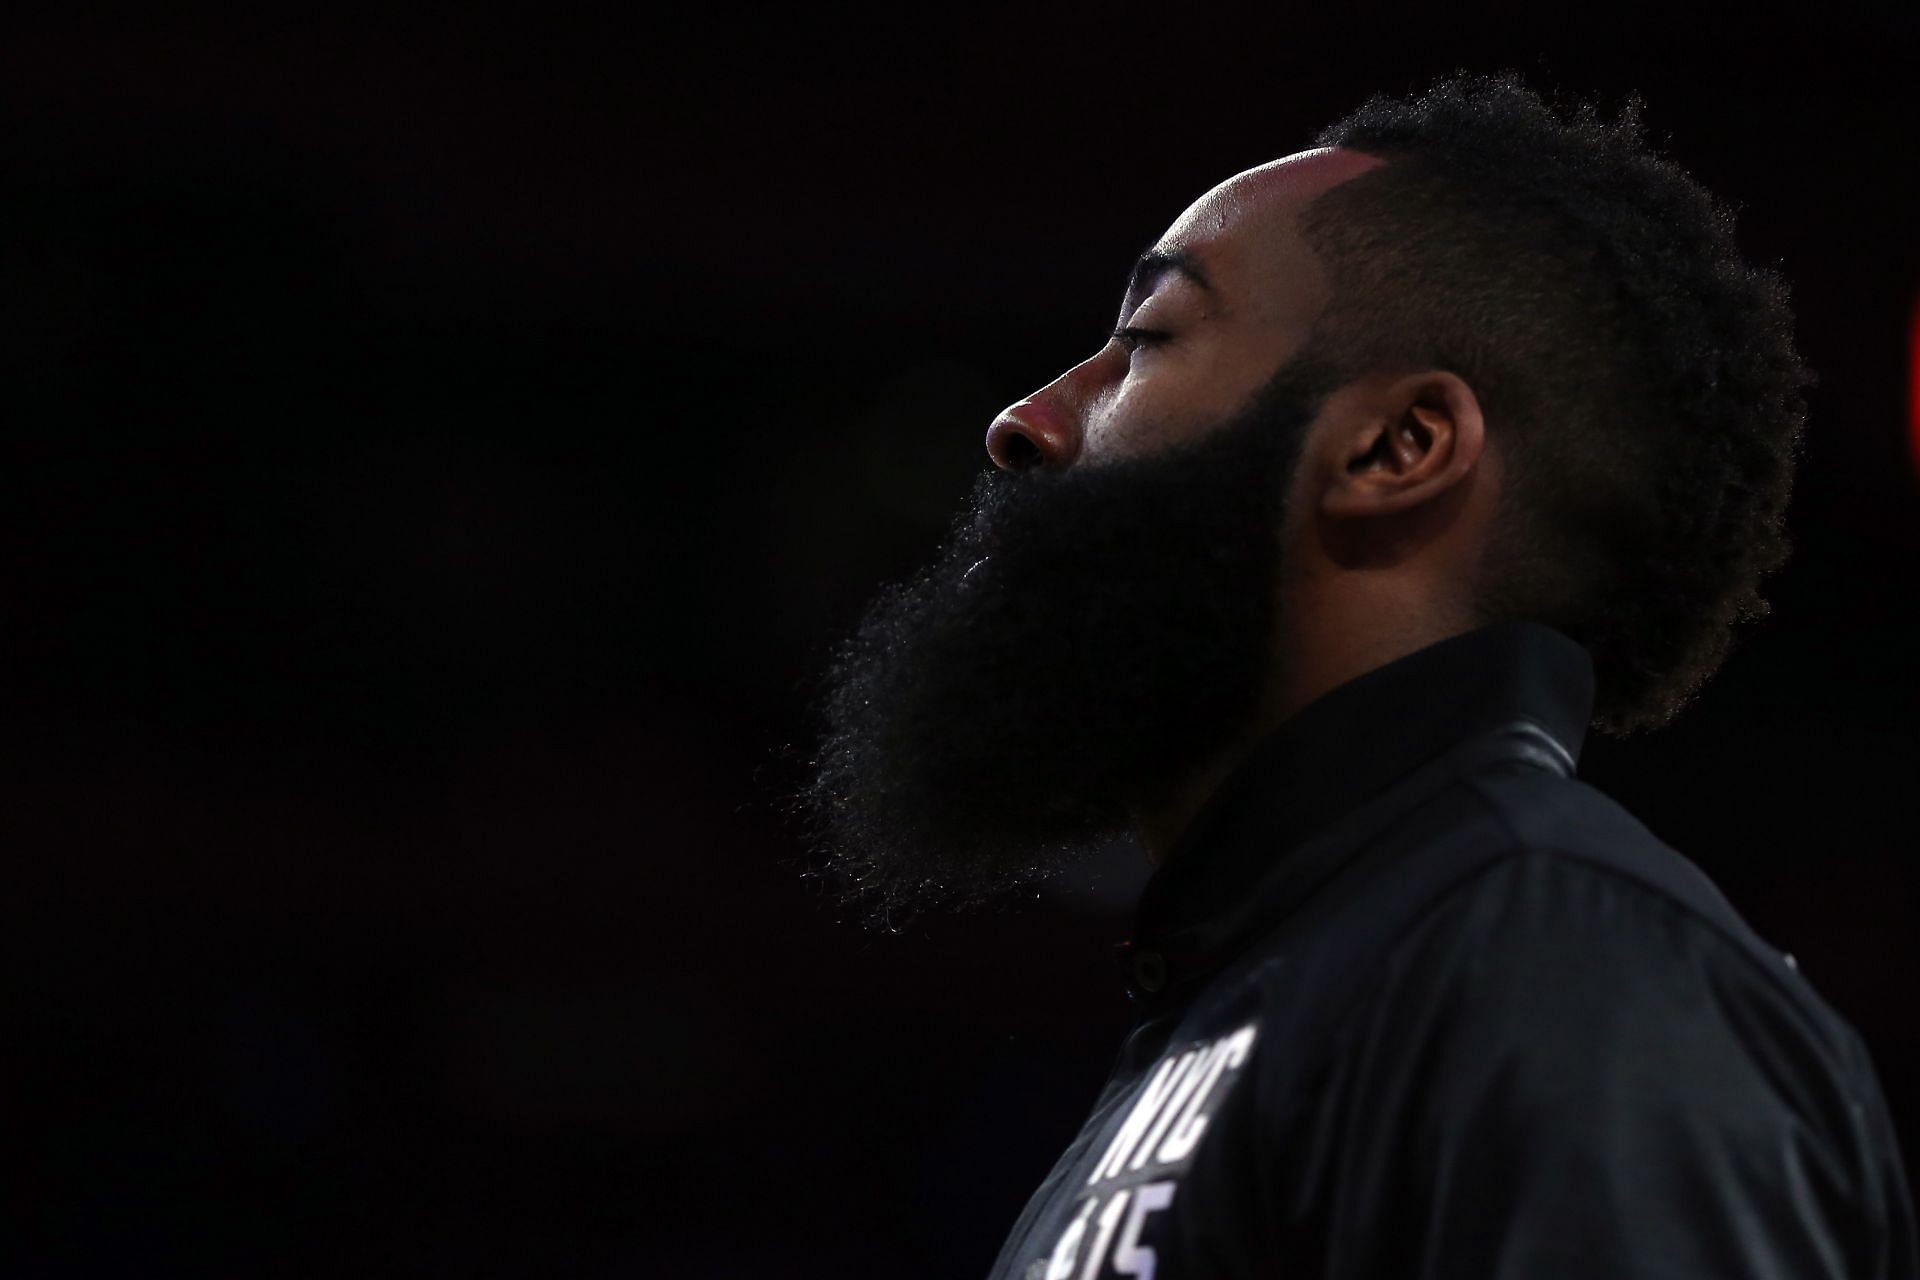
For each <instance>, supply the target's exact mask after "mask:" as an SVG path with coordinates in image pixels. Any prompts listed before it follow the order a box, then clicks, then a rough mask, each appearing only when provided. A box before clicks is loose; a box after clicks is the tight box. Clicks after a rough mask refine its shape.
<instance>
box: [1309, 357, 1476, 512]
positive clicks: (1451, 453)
mask: <svg viewBox="0 0 1920 1280" xmlns="http://www.w3.org/2000/svg"><path fill="white" fill-rule="evenodd" d="M1348 389H1349V390H1350V391H1351V392H1353V393H1354V394H1352V395H1350V396H1342V397H1338V398H1336V399H1335V400H1333V401H1330V402H1329V404H1328V406H1327V408H1328V409H1329V410H1330V411H1331V412H1330V413H1329V414H1328V420H1327V421H1326V422H1325V423H1324V425H1323V428H1322V430H1323V432H1324V433H1325V434H1323V436H1322V439H1323V440H1325V441H1326V442H1327V447H1328V449H1329V450H1331V451H1332V452H1331V457H1330V459H1329V460H1330V462H1331V463H1332V465H1331V466H1330V467H1329V468H1328V472H1327V479H1326V487H1325V489H1324V490H1323V491H1322V493H1321V495H1320V503H1319V507H1320V510H1321V512H1322V513H1323V514H1325V515H1327V516H1330V517H1332V518H1334V519H1337V520H1345V519H1352V518H1356V517H1366V516H1386V515H1394V514H1397V513H1399V512H1402V511H1410V510H1412V509H1414V508H1416V507H1419V506H1422V505H1424V504H1426V503H1430V502H1432V501H1434V500H1435V499H1437V498H1439V497H1440V496H1441V495H1443V494H1445V493H1446V492H1447V491H1449V490H1451V489H1452V488H1453V487H1454V486H1455V485H1457V484H1459V483H1460V482H1461V481H1462V480H1464V479H1465V478H1466V477H1467V476H1468V475H1469V474H1471V473H1472V471H1473V468H1474V466H1475V465H1476V464H1477V463H1478V462H1479V461H1480V454H1481V450H1482V449H1483V448H1484V446H1485V443H1486V424H1485V422H1484V421H1483V419H1482V418H1481V414H1480V400H1479V397H1478V396H1476V395H1474V393H1473V388H1472V387H1470V386H1468V385H1467V384H1466V381H1465V380H1464V379H1462V378H1461V377H1460V376H1459V375H1457V374H1453V373H1449V372H1447V371H1445V370H1429V371H1427V372H1424V373H1417V374H1407V375H1402V376H1398V377H1394V378H1391V379H1388V380H1386V381H1384V382H1379V383H1370V382H1368V381H1364V380H1363V381H1362V382H1361V383H1358V384H1355V385H1353V386H1352V387H1350V388H1348Z"/></svg>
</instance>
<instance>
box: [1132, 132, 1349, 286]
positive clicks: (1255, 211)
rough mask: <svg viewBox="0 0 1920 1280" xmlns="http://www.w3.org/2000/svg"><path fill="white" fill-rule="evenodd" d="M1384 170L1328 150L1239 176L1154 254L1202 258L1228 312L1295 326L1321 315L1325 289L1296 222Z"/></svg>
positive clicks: (1179, 224)
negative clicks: (1356, 180)
mask: <svg viewBox="0 0 1920 1280" xmlns="http://www.w3.org/2000/svg"><path fill="white" fill-rule="evenodd" d="M1380 163H1381V161H1380V160H1379V159H1377V158H1376V157H1373V156H1369V155H1365V154H1363V153H1361V152H1357V151H1345V150H1341V149H1339V148H1333V147H1324V148H1321V149H1319V150H1315V151H1302V152H1300V153H1299V154H1297V155H1291V156H1285V157H1283V158H1281V159H1279V160H1274V161H1271V162H1270V163H1267V164H1263V165H1260V166H1258V167H1256V168H1252V169H1248V170H1246V171H1245V172H1243V173H1237V174H1235V175H1234V176H1233V177H1231V178H1228V179H1227V180H1226V181H1225V182H1222V183H1221V184H1220V185H1218V186H1216V187H1215V188H1213V190H1211V191H1209V192H1207V193H1206V194H1205V195H1203V196H1201V197H1200V198H1199V199H1198V200H1196V201H1194V202H1193V203H1192V204H1191V205H1189V206H1188V207H1187V209H1186V211H1185V212H1184V213H1182V214H1181V215H1180V216H1179V217H1178V218H1176V219H1174V222H1173V225H1172V226H1170V227H1168V228H1167V230H1166V233H1165V234H1164V235H1162V236H1161V237H1160V239H1159V241H1158V242H1157V243H1156V244H1155V246H1154V247H1155V248H1156V249H1160V250H1163V251H1166V252H1183V253H1189V254H1192V255H1193V256H1194V257H1196V258H1198V259H1199V260H1200V262H1201V263H1202V264H1203V265H1204V266H1205V268H1206V270H1207V274H1208V276H1209V277H1210V278H1211V279H1212V280H1213V281H1214V284H1215V286H1216V287H1217V288H1218V290H1219V291H1220V293H1221V295H1222V301H1223V302H1224V303H1225V304H1226V305H1227V306H1228V307H1229V308H1231V309H1234V310H1240V311H1245V312H1247V313H1249V315H1250V316H1251V318H1254V319H1259V318H1262V317H1265V318H1270V319H1286V320H1298V319H1299V318H1300V316H1301V315H1302V314H1303V313H1312V312H1317V311H1318V309H1319V303H1320V301H1321V298H1322V296H1323V293H1324V289H1325V283H1324V280H1323V277H1322V275H1321V272H1320V269H1319V264H1318V263H1317V261H1316V260H1315V258H1314V256H1313V252H1312V250H1311V249H1309V248H1308V247H1307V244H1306V242H1305V241H1304V240H1303V239H1301V237H1300V233H1299V229H1298V219H1299V215H1300V214H1301V212H1302V211H1303V210H1305V208H1306V207H1307V206H1308V205H1309V204H1311V203H1312V202H1313V200H1314V199H1315V197H1317V196H1319V195H1320V194H1321V193H1323V192H1325V191H1327V190H1328V189H1330V188H1332V187H1335V186H1338V185H1339V184H1340V183H1342V182H1345V181H1346V180H1347V179H1348V178H1352V177H1355V176H1356V175H1358V174H1361V173H1364V172H1366V171H1367V170H1368V169H1371V168H1373V167H1374V166H1376V165H1378V164H1380Z"/></svg>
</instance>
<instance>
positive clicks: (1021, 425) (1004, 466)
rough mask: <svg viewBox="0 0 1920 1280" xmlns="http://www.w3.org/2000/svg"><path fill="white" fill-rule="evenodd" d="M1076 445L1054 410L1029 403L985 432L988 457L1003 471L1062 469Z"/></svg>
mask: <svg viewBox="0 0 1920 1280" xmlns="http://www.w3.org/2000/svg"><path fill="white" fill-rule="evenodd" d="M1077 443H1078V442H1077V440H1076V439H1075V438H1074V433H1073V428H1072V427H1071V425H1069V424H1068V423H1066V422H1065V421H1063V420H1062V418H1061V416H1060V414H1059V413H1058V412H1057V411H1056V410H1054V409H1051V408H1049V407H1047V406H1045V405H1041V404H1037V403H1035V402H1034V401H1032V400H1022V401H1021V402H1020V403H1019V404H1017V405H1014V406H1013V407H1012V408H1011V409H1008V410H1007V411H1006V412H1004V413H1002V414H1001V415H1000V416H999V417H997V418H995V419H994V420H993V425H992V426H990V427H988V428H987V456H989V457H990V458H992V459H993V465H994V466H996V467H998V468H1000V469H1001V470H1002V471H1031V470H1033V469H1034V468H1036V467H1041V466H1055V465H1059V466H1064V465H1065V464H1066V463H1069V462H1071V461H1073V455H1074V451H1075V446H1076V445H1077Z"/></svg>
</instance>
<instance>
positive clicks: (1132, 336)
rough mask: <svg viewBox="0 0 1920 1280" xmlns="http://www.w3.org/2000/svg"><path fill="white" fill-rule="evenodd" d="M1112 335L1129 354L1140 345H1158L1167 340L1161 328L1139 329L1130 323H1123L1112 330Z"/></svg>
mask: <svg viewBox="0 0 1920 1280" xmlns="http://www.w3.org/2000/svg"><path fill="white" fill-rule="evenodd" d="M1113 337H1114V338H1115V339H1116V340H1117V341H1118V342H1119V343H1120V345H1121V346H1123V347H1125V348H1126V349H1127V353H1128V354H1129V355H1131V354H1132V353H1133V352H1135V351H1137V350H1139V349H1140V348H1141V347H1152V346H1158V345H1159V344H1160V343H1162V342H1165V341H1166V340H1167V334H1166V332H1165V331H1164V330H1161V329H1140V328H1135V327H1134V326H1132V325H1123V326H1121V327H1120V328H1118V329H1115V330H1114V331H1113Z"/></svg>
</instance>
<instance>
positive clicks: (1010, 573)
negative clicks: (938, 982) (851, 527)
mask: <svg viewBox="0 0 1920 1280" xmlns="http://www.w3.org/2000/svg"><path fill="white" fill-rule="evenodd" d="M1342 155H1343V153H1337V152H1332V153H1330V152H1318V153H1307V154H1306V155H1305V156H1302V157H1296V158H1293V159H1290V160H1288V161H1281V162H1276V164H1274V165H1269V166H1264V167H1263V168H1261V169H1257V170H1252V171H1249V173H1247V174H1242V175H1240V176H1239V177H1237V178H1235V179H1232V180H1230V181H1229V182H1227V183H1224V184H1222V186H1220V187H1218V188H1216V189H1215V190H1214V191H1212V192H1209V193H1208V194H1207V196H1205V197H1203V198H1202V199H1201V201H1199V202H1197V203H1196V204H1195V205H1194V206H1193V207H1192V208H1191V209H1189V210H1188V211H1187V212H1186V213H1185V214H1183V215H1182V217H1181V219H1180V220H1179V221H1177V222H1176V223H1175V224H1174V226H1173V227H1172V228H1170V229H1169V231H1168V232H1167V234H1166V235H1165V236H1163V237H1162V238H1161V240H1160V242H1159V243H1158V244H1157V245H1156V246H1155V250H1154V251H1153V252H1151V253H1149V254H1148V255H1146V256H1145V257H1143V259H1142V260H1141V264H1140V265H1139V267H1137V268H1136V271H1135V274H1134V278H1133V280H1132V281H1131V282H1130V285H1129V288H1128V291H1127V296H1126V298H1125V299H1124V300H1123V303H1122V307H1121V312H1120V316H1119V323H1118V325H1117V326H1116V332H1115V335H1114V337H1113V338H1112V339H1111V340H1110V341H1109V342H1108V343H1107V344H1106V345H1105V346H1104V347H1102V348H1101V349H1100V351H1099V352H1097V353H1096V354H1095V355H1094V356H1093V357H1091V358H1090V359H1088V360H1087V361H1085V362H1083V363H1081V364H1080V365H1077V366H1075V367H1074V368H1073V369H1071V370H1069V371H1067V372H1066V373H1064V374H1062V375H1061V377H1060V378H1059V379H1056V380H1055V381H1054V382H1053V383H1051V384H1049V385H1048V386H1047V387H1046V388H1043V389H1042V390H1041V391H1039V392H1037V393H1035V394H1034V395H1033V396H1031V397H1029V398H1028V399H1026V400H1024V401H1021V402H1020V403H1019V404H1017V405H1015V406H1013V407H1012V408H1011V409H1009V410H1008V411H1007V412H1006V413H1004V414H1002V415H1001V417H1000V418H999V419H998V420H996V422H995V423H994V424H993V427H992V429H991V430H990V432H989V438H988V448H989V452H990V454H991V455H992V457H993V461H994V462H995V464H996V469H995V470H991V471H989V472H987V473H986V474H984V475H982V476H981V477H980V479H979V480H978V481H977V483H976V484H975V486H974V489H973V492H972V494H971V496H970V498H969V500H968V502H967V503H966V506H965V508H964V510H963V511H962V513H961V514H960V515H959V517H958V518H957V519H956V520H955V522H954V524H953V526H952V531H951V533H950V534H949V536H948V538H947V539H946V541H945V543H944V545H943V546H942V547H941V548H940V550H939V552H938V553H937V554H936V555H935V556H934V558H933V560H932V562H931V563H929V564H928V565H927V566H926V567H925V568H923V569H922V570H920V571H919V572H918V573H916V574H915V575H913V576H912V577H911V578H909V579H908V580H906V581H904V582H901V583H897V584H894V585H892V586H890V587H888V588H886V589H885V590H883V591H882V592H881V593H880V594H879V595H878V597H877V598H876V599H875V600H874V601H873V602H872V603H871V604H870V605H869V606H868V608H867V610H866V612H865V614H864V616H863V617H862V618H861V620H860V622H859V625H858V626H857V628H856V629H855V631H854V633H853V635H852V637H851V638H850V639H849V640H848V641H847V642H846V643H845V644H844V645H843V646H842V647H841V649H840V651H839V652H838V654H837V655H836V658H835V660H834V662H833V664H832V666H831V669H830V670H829V672H828V673H827V677H826V680H825V687H824V692H823V695H822V697H821V700H820V715H821V721H822V726H821V735H820V738H819V742H818V746H817V754H816V755H815V757H814V758H813V760H812V761H810V762H809V769H810V775H809V778H808V781H807V784H806V786H805V789H804V790H803V792H802V793H801V795H800V796H799V797H798V799H799V801H800V808H801V810H802V811H803V813H804V815H805V817H806V819H807V821H808V823H809V825H810V834H811V836H812V837H813V839H814V840H815V842H816V844H817V846H818V848H819V849H820V851H821V852H822V853H823V854H824V855H825V858H826V865H825V867H824V868H823V870H824V872H825V873H826V874H827V875H828V877H829V878H830V879H831V880H833V881H835V882H836V887H837V891H838V892H839V893H841V894H842V895H843V897H844V899H845V900H847V901H848V902H849V903H857V904H859V905H861V906H863V907H864V908H866V909H867V910H868V915H869V919H870V920H873V921H876V922H888V921H895V922H897V920H898V918H899V917H901V916H903V915H906V914H910V913H912V912H914V911H916V910H918V909H921V908H924V907H927V906H931V905H935V904H949V905H966V904H970V903H977V902H979V901H982V900H984V899H987V898H990V897H993V896H995V895H997V894H999V893H1002V892H1006V891H1010V890H1012V889H1015V888H1018V887H1020V886H1023V885H1028V884H1031V883H1033V882H1036V881H1038V880H1042V879H1045V878H1047V877H1048V876H1050V875H1052V874H1054V873H1055V872H1057V871H1059V870H1060V869H1062V868H1063V867H1065V866H1067V865H1069V864H1071V863H1072V862H1074V861H1075V860H1077V859H1078V858H1079V857H1080V856H1082V855H1083V854H1085V853H1086V852H1088V851H1089V850H1091V849H1093V848H1097V847H1099V846H1100V845H1103V844H1105V843H1107V842H1108V841H1110V840H1111V839H1113V838H1114V837H1115V836H1117V835H1121V834H1124V833H1125V832H1127V831H1128V830H1129V828H1130V826H1131V822H1132V819H1133V817H1134V815H1135V814H1136V813H1137V812H1139V811H1140V810H1141V809H1143V808H1147V807H1151V806H1153V805H1156V804H1158V803H1160V802H1162V801H1163V800H1164V799H1165V797H1166V796H1167V795H1168V794H1170V793H1171V791H1172V790H1173V789H1175V788H1177V787H1178V786H1179V785H1181V784H1182V783H1183V782H1184V781H1185V780H1186V779H1187V777H1188V776H1189V775H1190V773H1191V771H1192V769H1193V767H1194V765H1195V762H1197V761H1199V760H1203V759H1205V758H1207V757H1209V756H1211V755H1213V754H1214V753H1216V752H1218V751H1219V750H1221V749H1222V748H1223V747H1225V746H1226V745H1227V744H1228V743H1230V742H1232V741H1233V740H1234V739H1235V738H1236V737H1237V736H1239V735H1240V734H1242V733H1244V732H1245V730H1246V728H1247V726H1248V723H1249V721H1250V720H1251V718H1252V717H1253V715H1254V713H1255V710H1256V708H1257V706H1258V705H1259V703H1260V700H1261V697H1262V694H1263V691H1264V690H1265V688H1266V687H1267V686H1268V683H1269V681H1270V680H1271V679H1272V678H1273V674H1274V673H1273V670H1272V668H1273V654H1274V651H1275V644H1274V637H1275V634H1276V628H1277V627H1278V626H1279V625H1280V623H1281V619H1279V617H1278V616H1277V602H1276V596H1277V592H1276V586H1277V584H1278V582H1279V580H1280V576H1281V573H1282V570H1283V567H1284V566H1283V563H1282V560H1283V540H1282V530H1283V525H1284V517H1285V514H1286V510H1287V498H1288V490H1289V487H1290V484H1291V480H1292V475H1293V464H1294V461H1295V459H1296V458H1297V456H1298V453H1299V449H1300V445H1301V442H1302V439H1303V437H1304V434H1305V432H1306V431H1307V429H1308V426H1309V423H1310V421H1311V419H1312V417H1313V413H1314V408H1315V405H1316V403H1317V401H1318V398H1319V395H1320V394H1321V393H1322V392H1323V391H1324V388H1321V387H1317V386H1315V385H1313V384H1312V379H1311V377H1310V375H1309V374H1308V373H1307V372H1306V370H1305V369H1303V368H1301V367H1299V366H1297V365H1296V364H1295V363H1293V362H1291V361H1290V359H1289V357H1290V356H1291V355H1292V354H1293V352H1295V351H1296V350H1297V349H1298V348H1299V347H1300V346H1301V345H1302V344H1303V342H1304V339H1305V336H1306V333H1307V331H1308V330H1309V328H1310V324H1311V310H1312V308H1313V307H1314V306H1315V305H1316V303H1317V299H1316V298H1315V297H1314V296H1313V293H1312V290H1311V289H1310V288H1306V287H1303V282H1308V281H1311V280H1312V275H1311V270H1310V263H1307V262H1305V261H1304V259H1303V257H1302V255H1304V254H1305V250H1304V248H1303V247H1302V246H1300V245H1299V244H1298V242H1297V238H1296V237H1293V233H1292V231H1291V219H1292V213H1293V211H1294V210H1295V209H1297V207H1298V206H1299V204H1300V203H1302V202H1303V201H1304V200H1305V199H1307V198H1310V195H1311V194H1313V193H1315V192H1317V190H1319V189H1323V187H1324V185H1326V184H1327V183H1329V182H1330V181H1333V180H1337V177H1338V176H1339V171H1340V170H1341V169H1342V168H1343V167H1345V162H1342V161H1341V160H1340V159H1339V157H1341V156H1342ZM1329 157H1331V158H1332V160H1331V161H1329V160H1328V158H1329ZM1316 161H1317V162H1318V163H1316Z"/></svg>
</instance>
